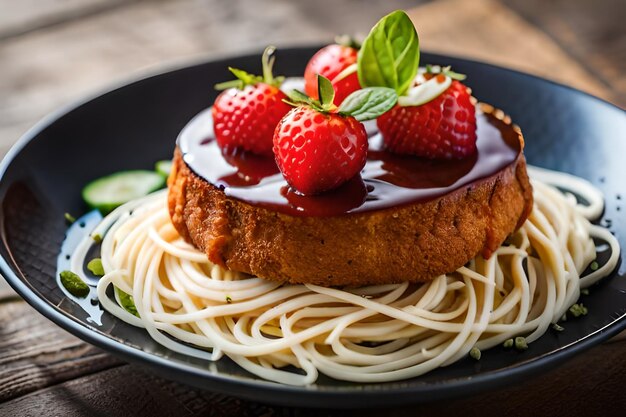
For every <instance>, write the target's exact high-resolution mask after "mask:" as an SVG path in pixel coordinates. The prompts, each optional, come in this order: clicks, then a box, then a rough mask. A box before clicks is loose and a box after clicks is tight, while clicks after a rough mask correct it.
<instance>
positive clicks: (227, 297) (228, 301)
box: [226, 295, 233, 304]
mask: <svg viewBox="0 0 626 417" xmlns="http://www.w3.org/2000/svg"><path fill="white" fill-rule="evenodd" d="M232 302H233V299H232V298H230V295H227V296H226V303H227V304H230V303H232Z"/></svg>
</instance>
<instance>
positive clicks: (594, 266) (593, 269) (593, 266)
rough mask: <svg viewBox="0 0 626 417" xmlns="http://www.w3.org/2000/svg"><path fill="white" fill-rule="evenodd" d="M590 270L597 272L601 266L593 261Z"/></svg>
mask: <svg viewBox="0 0 626 417" xmlns="http://www.w3.org/2000/svg"><path fill="white" fill-rule="evenodd" d="M589 268H591V270H592V271H597V270H598V268H600V265H599V264H598V262H596V261H593V262H592V263H591V265H589Z"/></svg>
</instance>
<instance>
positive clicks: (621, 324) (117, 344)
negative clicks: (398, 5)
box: [0, 44, 626, 408]
mask: <svg viewBox="0 0 626 417" xmlns="http://www.w3.org/2000/svg"><path fill="white" fill-rule="evenodd" d="M320 47H321V45H319V44H311V45H306V44H305V45H299V46H288V47H283V48H281V51H284V52H286V53H289V52H292V53H293V52H297V51H299V52H302V51H303V50H311V51H312V52H314V49H315V48H317V49H319V48H320ZM423 54H424V55H426V56H428V57H430V58H434V59H442V60H445V59H454V60H460V61H465V62H467V63H468V64H471V65H479V66H480V65H482V66H488V67H491V68H493V69H495V70H497V71H503V72H508V73H512V74H514V75H516V76H521V77H523V78H528V79H532V80H533V82H541V83H547V84H549V85H552V86H556V87H558V88H564V89H566V90H569V91H572V92H574V93H576V94H582V95H583V96H586V97H587V98H591V99H593V100H595V101H599V102H600V103H602V104H605V105H608V106H610V107H611V108H613V109H617V110H618V111H621V112H622V113H623V114H626V110H624V109H621V108H620V107H619V106H617V105H616V104H613V103H611V102H609V101H606V100H603V99H601V98H598V97H596V96H593V95H591V94H589V93H587V92H584V91H581V90H579V89H576V88H574V87H570V86H568V85H564V84H561V83H558V82H556V81H552V80H549V79H546V78H542V77H539V76H536V75H532V74H528V73H525V72H521V71H518V70H514V69H510V68H506V67H502V66H499V65H495V64H492V63H489V62H483V61H478V60H473V59H468V58H465V57H462V56H457V55H447V54H438V53H430V52H428V51H424V52H423ZM257 55H258V52H251V51H244V52H242V53H239V54H225V55H211V56H204V57H201V58H198V59H193V60H185V61H184V62H179V63H174V64H171V65H165V66H162V67H159V69H157V70H149V71H146V72H144V73H139V74H134V75H132V76H130V77H129V78H127V79H123V80H121V81H119V82H116V83H112V84H110V85H109V86H107V87H104V88H101V89H98V90H96V91H95V92H93V93H91V94H87V95H85V96H83V98H81V99H78V100H75V101H73V102H70V103H69V104H67V105H64V106H61V107H60V108H59V109H58V110H56V111H54V112H52V113H50V114H48V115H47V116H45V117H43V118H42V119H41V120H40V121H38V122H37V123H36V124H35V125H34V126H33V127H31V128H30V129H29V130H27V131H26V132H25V133H24V134H23V135H22V136H21V137H20V139H19V140H18V141H17V142H16V143H15V144H14V145H13V146H12V147H11V148H10V150H9V151H8V152H7V153H6V155H5V157H4V158H3V159H2V161H1V162H0V183H2V182H3V181H4V179H5V174H6V171H7V169H8V168H9V166H10V165H11V164H12V162H13V161H14V160H15V158H16V157H17V156H18V155H19V154H20V152H21V151H22V150H23V148H24V147H25V146H26V145H28V143H30V142H31V141H32V140H34V139H35V138H36V137H37V136H38V135H39V134H40V133H41V132H42V131H44V130H45V129H46V128H48V127H49V126H51V125H52V124H54V123H56V122H57V121H58V120H60V119H61V118H62V117H64V116H65V115H67V114H69V113H71V112H73V111H74V110H76V109H78V108H80V107H82V106H84V105H86V104H88V103H90V102H92V101H94V100H97V99H98V98H100V97H102V96H104V95H106V94H110V93H112V92H115V91H117V90H120V89H123V88H127V87H130V86H132V85H134V84H137V83H140V82H145V81H148V80H151V79H154V78H157V77H159V76H163V75H166V74H170V73H173V72H176V71H180V70H184V69H190V68H193V67H198V66H202V65H206V64H209V63H217V62H220V61H226V60H229V59H234V58H237V59H246V58H251V57H256V56H257ZM4 218H5V217H4V212H3V211H2V210H0V220H1V222H0V228H1V229H0V230H1V232H2V245H4V247H5V248H6V249H7V252H8V254H9V258H10V259H5V257H4V256H2V255H0V272H2V275H3V276H4V278H5V279H6V281H7V282H8V283H9V285H10V286H11V287H12V288H13V289H14V290H15V291H16V292H17V293H18V294H19V295H20V296H21V298H22V299H24V300H25V301H26V302H27V303H28V304H29V305H31V306H32V307H33V308H35V310H37V311H38V312H39V313H40V314H42V315H43V316H44V317H46V318H48V319H49V320H51V321H52V322H53V323H55V324H56V325H58V326H59V327H61V328H62V329H64V330H66V331H68V332H70V333H71V334H73V335H74V336H77V337H79V338H80V339H82V340H84V341H86V342H88V343H90V344H92V345H95V346H97V347H99V348H102V349H104V350H106V351H107V352H108V353H111V354H113V355H116V356H118V357H121V358H123V359H124V360H127V361H129V362H132V363H140V364H142V365H145V366H147V367H149V368H150V369H151V370H153V371H155V372H156V373H157V374H160V375H162V376H165V377H166V378H169V379H175V380H177V381H181V380H184V379H185V378H180V377H181V376H183V377H192V380H190V381H187V382H188V383H191V385H194V386H197V387H199V388H203V389H210V390H212V391H215V392H219V393H222V394H227V395H234V396H238V397H241V398H245V399H249V400H253V401H261V402H267V403H272V404H277V405H285V406H309V407H315V408H353V407H359V406H360V407H363V404H362V401H361V396H362V395H368V404H367V406H368V407H372V406H377V407H382V406H389V403H390V401H393V405H394V406H399V405H407V404H412V403H419V402H431V401H435V400H439V399H443V398H453V397H459V396H466V395H468V394H471V393H475V392H479V391H484V390H487V389H489V387H490V386H492V385H493V384H494V383H499V384H500V386H504V385H507V386H508V385H511V384H513V382H514V381H515V380H516V379H518V378H516V377H521V376H527V375H531V374H537V373H539V372H540V371H541V370H542V369H544V367H545V366H544V365H546V364H547V363H550V364H561V363H563V362H564V361H566V360H567V359H569V358H571V357H573V356H575V355H577V354H579V353H580V352H583V351H584V350H587V349H589V348H591V347H592V346H594V345H596V344H599V343H601V342H603V341H605V340H607V339H608V338H610V337H611V336H613V335H615V334H617V333H619V332H621V331H622V330H624V329H626V312H625V313H624V314H622V315H621V316H619V317H618V318H616V319H613V320H612V321H611V323H609V324H606V325H605V326H603V327H602V328H599V329H596V330H595V331H593V332H591V333H589V334H587V335H586V336H585V337H583V338H582V339H579V340H577V341H575V342H572V343H569V344H567V345H565V346H561V347H559V348H558V349H556V350H553V351H551V352H549V353H545V354H543V355H540V356H536V357H533V358H530V359H527V360H525V361H522V362H518V363H516V364H515V365H511V366H507V367H503V368H498V369H497V370H494V371H489V372H484V373H480V374H477V375H469V376H465V377H460V378H451V379H446V380H445V382H432V383H423V382H415V381H410V380H409V381H395V382H394V383H393V385H389V386H383V387H381V385H380V384H358V383H355V384H354V385H353V386H349V387H330V388H329V387H323V388H322V389H319V388H316V387H315V386H314V387H313V388H311V387H294V386H288V385H283V384H278V383H275V382H271V381H265V380H261V379H258V380H253V379H242V378H239V377H234V376H233V375H223V374H219V373H207V371H206V370H204V369H202V370H201V369H199V368H198V367H196V366H192V365H189V364H185V363H183V362H175V361H172V360H170V359H168V358H165V357H161V356H159V355H155V354H152V353H148V352H145V351H143V350H141V349H138V348H135V347H133V346H130V345H127V344H125V343H123V342H122V341H120V340H118V339H116V338H114V337H111V336H108V335H106V334H105V333H103V332H101V331H99V330H97V329H95V328H92V327H90V326H88V325H86V324H84V323H82V322H80V321H79V320H77V319H75V318H74V317H73V316H71V315H69V314H68V313H66V312H65V311H63V310H61V309H60V308H58V307H57V306H56V305H53V304H51V303H50V302H48V301H47V300H46V299H45V298H43V297H40V296H39V294H38V291H37V290H36V289H35V288H34V287H32V286H31V285H30V284H29V283H28V282H25V281H23V280H22V279H20V277H19V276H18V275H17V274H16V273H15V272H14V270H13V268H15V269H16V270H18V271H19V267H18V266H17V263H16V262H15V261H14V259H13V258H12V256H11V250H9V248H10V246H9V245H8V242H6V240H5V239H4V237H5V233H4V227H5V226H4ZM200 379H201V380H202V383H200V382H199V380H200ZM264 393H271V394H277V393H278V394H288V395H283V396H280V395H279V396H276V395H273V396H272V397H271V398H270V397H266V396H264V395H263V394H264ZM409 394H411V395H409ZM420 394H422V395H423V394H428V398H420ZM326 401H329V402H331V404H325V402H326Z"/></svg>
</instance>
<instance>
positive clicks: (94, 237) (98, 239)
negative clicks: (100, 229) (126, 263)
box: [91, 233, 102, 243]
mask: <svg viewBox="0 0 626 417" xmlns="http://www.w3.org/2000/svg"><path fill="white" fill-rule="evenodd" d="M91 238H92V239H93V241H94V242H96V243H100V242H102V236H101V235H100V234H99V233H96V234H95V235H91Z"/></svg>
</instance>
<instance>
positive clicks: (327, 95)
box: [317, 74, 335, 111]
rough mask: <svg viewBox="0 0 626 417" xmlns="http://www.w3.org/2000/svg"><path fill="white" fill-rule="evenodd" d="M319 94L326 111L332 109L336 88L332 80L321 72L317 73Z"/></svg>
mask: <svg viewBox="0 0 626 417" xmlns="http://www.w3.org/2000/svg"><path fill="white" fill-rule="evenodd" d="M317 96H318V97H319V101H320V105H321V107H322V108H323V109H324V110H326V111H328V110H330V108H331V107H332V105H333V100H334V99H335V89H334V87H333V84H332V83H331V82H330V80H329V79H328V78H326V77H324V76H323V75H320V74H317Z"/></svg>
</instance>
